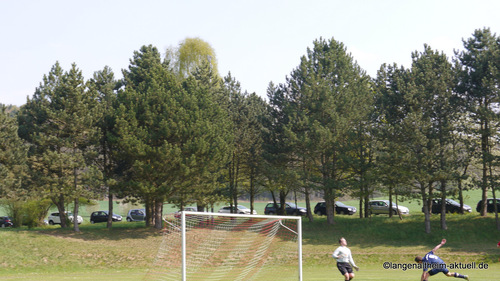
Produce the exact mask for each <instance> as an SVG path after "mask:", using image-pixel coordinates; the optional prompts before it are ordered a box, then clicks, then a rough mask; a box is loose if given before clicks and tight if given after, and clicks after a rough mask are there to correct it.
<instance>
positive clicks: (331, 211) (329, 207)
mask: <svg viewBox="0 0 500 281" xmlns="http://www.w3.org/2000/svg"><path fill="white" fill-rule="evenodd" d="M325 204H326V221H327V222H328V224H331V225H334V224H335V194H334V192H332V191H331V190H330V189H326V190H325Z"/></svg>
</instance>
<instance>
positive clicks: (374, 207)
mask: <svg viewBox="0 0 500 281" xmlns="http://www.w3.org/2000/svg"><path fill="white" fill-rule="evenodd" d="M368 206H369V207H368V208H369V210H368V212H369V213H370V214H374V215H378V214H386V215H388V214H389V210H392V213H393V214H394V215H397V214H398V209H399V213H401V214H402V215H408V214H410V210H409V209H408V208H407V207H405V206H401V205H397V206H396V203H394V202H392V208H389V200H372V201H370V202H368Z"/></svg>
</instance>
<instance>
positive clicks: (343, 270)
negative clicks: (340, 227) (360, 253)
mask: <svg viewBox="0 0 500 281" xmlns="http://www.w3.org/2000/svg"><path fill="white" fill-rule="evenodd" d="M339 244H340V246H339V247H338V248H337V249H336V250H335V251H334V252H333V254H332V257H333V258H334V259H336V260H337V268H338V269H339V271H340V274H342V275H344V277H345V280H352V279H353V278H354V273H353V272H352V267H354V268H355V269H356V271H358V270H359V267H358V266H356V264H355V263H354V260H353V259H352V254H351V250H350V249H349V248H347V241H346V240H345V238H344V237H342V238H340V239H339ZM351 266H352V267H351Z"/></svg>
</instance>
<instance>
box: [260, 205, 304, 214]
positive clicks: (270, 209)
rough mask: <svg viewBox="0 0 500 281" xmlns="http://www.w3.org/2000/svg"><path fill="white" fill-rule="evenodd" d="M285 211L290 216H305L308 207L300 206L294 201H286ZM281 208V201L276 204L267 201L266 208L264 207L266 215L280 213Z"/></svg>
mask: <svg viewBox="0 0 500 281" xmlns="http://www.w3.org/2000/svg"><path fill="white" fill-rule="evenodd" d="M285 204H286V205H285V211H286V215H289V216H297V215H301V216H305V215H307V209H306V208H304V207H299V206H297V205H295V204H294V203H285ZM280 208H281V204H280V203H276V206H275V205H274V203H273V202H270V203H267V205H266V207H265V209H264V214H266V215H276V214H278V210H279V209H280Z"/></svg>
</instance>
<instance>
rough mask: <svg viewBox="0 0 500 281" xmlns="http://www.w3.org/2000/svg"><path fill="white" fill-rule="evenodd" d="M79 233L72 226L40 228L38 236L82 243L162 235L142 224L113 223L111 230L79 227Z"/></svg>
mask: <svg viewBox="0 0 500 281" xmlns="http://www.w3.org/2000/svg"><path fill="white" fill-rule="evenodd" d="M79 228H80V232H75V231H74V230H73V226H71V227H68V228H60V227H57V228H54V227H51V228H40V229H37V230H36V231H37V232H38V233H39V234H43V235H50V236H54V237H60V238H71V239H79V240H84V241H96V240H108V241H119V240H123V239H147V238H151V237H158V236H161V235H163V230H159V229H156V228H153V227H146V226H145V224H144V222H131V223H129V222H121V223H114V224H113V226H112V227H111V228H109V229H108V228H107V227H106V223H99V224H83V225H80V227H79Z"/></svg>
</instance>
